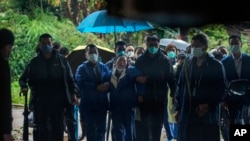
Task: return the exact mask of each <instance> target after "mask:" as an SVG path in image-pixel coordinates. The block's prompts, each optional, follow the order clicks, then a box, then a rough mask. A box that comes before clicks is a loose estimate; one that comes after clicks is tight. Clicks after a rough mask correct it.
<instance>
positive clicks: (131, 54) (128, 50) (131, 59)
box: [126, 45, 135, 66]
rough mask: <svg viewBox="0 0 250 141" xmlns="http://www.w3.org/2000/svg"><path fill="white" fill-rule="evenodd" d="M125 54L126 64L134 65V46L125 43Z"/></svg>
mask: <svg viewBox="0 0 250 141" xmlns="http://www.w3.org/2000/svg"><path fill="white" fill-rule="evenodd" d="M126 54H127V56H128V61H129V62H128V64H129V65H132V66H134V65H135V59H134V55H135V48H134V47H133V46H132V45H127V47H126Z"/></svg>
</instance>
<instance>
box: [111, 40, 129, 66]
mask: <svg viewBox="0 0 250 141" xmlns="http://www.w3.org/2000/svg"><path fill="white" fill-rule="evenodd" d="M126 47H127V44H126V42H124V41H118V42H116V44H115V48H114V50H115V57H117V56H119V55H125V54H126ZM115 57H114V58H112V59H111V60H109V61H108V62H107V63H106V65H107V66H108V67H109V69H110V70H112V69H113V66H114V60H115Z"/></svg>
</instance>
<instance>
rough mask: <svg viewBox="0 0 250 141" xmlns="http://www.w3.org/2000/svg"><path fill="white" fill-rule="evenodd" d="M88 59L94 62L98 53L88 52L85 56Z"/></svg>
mask: <svg viewBox="0 0 250 141" xmlns="http://www.w3.org/2000/svg"><path fill="white" fill-rule="evenodd" d="M87 59H88V61H90V62H92V63H95V62H97V61H98V55H97V54H89V55H88V56H87Z"/></svg>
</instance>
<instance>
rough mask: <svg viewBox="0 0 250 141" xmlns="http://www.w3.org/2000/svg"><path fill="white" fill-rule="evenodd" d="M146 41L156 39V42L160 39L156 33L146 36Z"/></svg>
mask: <svg viewBox="0 0 250 141" xmlns="http://www.w3.org/2000/svg"><path fill="white" fill-rule="evenodd" d="M146 41H147V42H149V41H157V42H159V41H160V39H159V38H158V36H157V35H150V36H147V40H146Z"/></svg>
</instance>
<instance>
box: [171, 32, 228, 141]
mask: <svg viewBox="0 0 250 141" xmlns="http://www.w3.org/2000/svg"><path fill="white" fill-rule="evenodd" d="M191 46H192V47H191V54H192V56H191V57H189V58H186V59H185V62H184V64H183V69H182V71H181V73H180V76H179V80H178V85H177V91H176V102H175V108H176V111H177V112H176V120H177V121H178V126H179V128H178V138H177V140H178V141H219V140H220V132H219V125H218V117H217V116H218V113H217V107H218V105H219V103H220V102H221V100H222V98H223V97H224V96H225V95H226V92H227V85H226V78H225V71H224V67H223V65H222V63H220V62H219V61H218V60H216V59H215V58H214V57H213V56H212V55H211V54H209V53H207V52H206V51H207V48H208V39H207V37H206V35H204V34H196V35H195V36H193V37H192V40H191Z"/></svg>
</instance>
